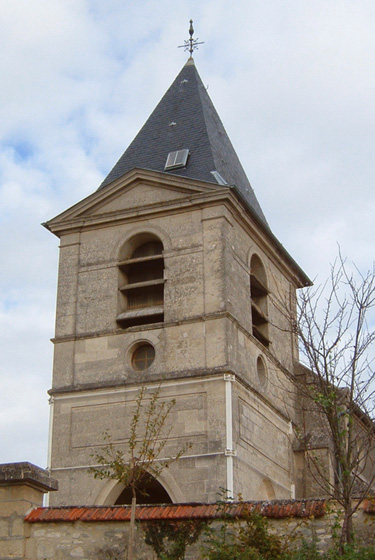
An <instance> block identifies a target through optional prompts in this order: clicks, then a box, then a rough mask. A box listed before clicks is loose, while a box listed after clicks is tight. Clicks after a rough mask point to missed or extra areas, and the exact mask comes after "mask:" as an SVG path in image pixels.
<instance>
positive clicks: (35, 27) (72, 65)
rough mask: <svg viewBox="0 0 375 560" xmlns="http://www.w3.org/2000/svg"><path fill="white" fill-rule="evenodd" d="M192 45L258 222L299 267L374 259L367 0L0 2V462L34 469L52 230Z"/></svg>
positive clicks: (373, 87)
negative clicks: (192, 37)
mask: <svg viewBox="0 0 375 560" xmlns="http://www.w3.org/2000/svg"><path fill="white" fill-rule="evenodd" d="M190 18H193V19H194V27H195V30H196V37H198V38H199V39H200V40H202V41H205V43H204V45H202V46H201V47H200V48H199V50H198V51H197V52H196V53H195V55H194V58H195V61H196V65H197V68H198V70H199V73H200V75H201V77H202V80H203V82H204V84H205V85H207V87H208V92H209V94H210V96H211V98H212V100H213V102H214V104H215V106H216V109H217V110H218V113H219V115H220V116H221V119H222V121H223V123H224V126H225V127H226V129H227V132H228V134H229V136H230V138H231V140H232V142H233V144H234V146H235V148H236V150H237V153H238V155H239V157H240V160H241V161H242V164H243V166H244V168H245V171H246V172H247V174H248V177H249V179H250V181H251V183H252V186H253V188H254V190H255V192H256V195H257V197H258V200H259V201H260V204H261V206H262V208H263V211H264V213H265V215H266V217H267V219H268V222H269V224H270V226H271V228H272V229H273V231H274V233H275V234H276V235H277V236H278V238H279V239H280V241H281V242H282V243H283V244H284V246H285V247H286V248H287V250H288V251H289V252H290V253H291V254H292V256H293V257H294V258H295V259H296V260H297V262H298V263H299V264H300V265H301V267H302V268H303V269H304V270H305V272H306V273H307V274H308V275H309V276H310V277H311V278H315V277H316V276H318V279H319V278H324V277H325V275H326V274H327V272H328V266H329V263H330V262H331V261H333V259H334V258H335V254H336V244H337V242H339V243H340V246H341V248H342V252H343V254H345V255H347V256H348V258H349V259H350V260H354V261H355V262H356V263H357V264H358V266H359V267H360V268H361V269H362V270H366V269H368V268H371V267H372V263H373V260H374V252H373V237H374V225H373V216H374V215H375V191H374V174H375V164H374V155H373V152H374V147H375V146H374V128H375V103H374V93H375V72H374V62H375V33H374V21H375V2H374V1H373V0H355V1H353V0H287V1H285V0H232V1H230V2H229V1H228V0H195V1H193V0H190V1H188V0H173V1H172V0H158V1H157V2H156V1H150V0H149V1H146V0H139V1H138V2H134V0H105V1H104V0H32V1H30V0H0V45H1V48H0V53H1V54H0V75H1V88H0V259H1V261H0V262H1V275H0V277H1V280H0V281H1V290H0V349H1V361H0V462H11V461H22V460H28V461H31V462H34V463H36V464H38V465H40V466H42V467H44V466H46V449H47V433H48V400H47V394H46V391H47V389H48V388H49V387H50V386H51V363H52V344H51V342H50V341H49V339H50V338H51V337H52V336H53V332H54V311H55V292H56V279H57V258H58V239H57V238H55V237H54V236H53V235H51V234H50V233H49V232H47V231H46V230H45V229H44V228H43V227H41V225H40V224H41V223H42V222H44V221H46V220H48V219H50V218H52V217H53V216H55V215H56V214H58V213H60V212H61V211H63V210H64V209H66V208H68V207H69V206H71V205H72V204H73V203H75V202H77V201H78V200H80V199H82V198H83V197H84V196H86V195H88V194H90V193H92V192H93V191H94V190H95V189H96V188H97V187H98V186H99V184H100V182H101V181H102V179H103V177H104V176H105V175H106V174H107V173H108V171H109V170H110V169H111V167H112V166H113V164H114V163H115V162H116V161H117V159H118V157H119V156H120V155H121V154H122V152H123V151H124V150H125V148H126V147H127V146H128V144H129V143H130V141H131V140H132V139H133V137H134V136H135V134H136V133H137V132H138V130H139V129H140V127H141V126H142V125H143V123H144V122H145V120H146V118H147V117H148V115H149V114H150V112H151V111H152V110H153V108H154V107H155V105H156V104H157V102H158V101H159V99H160V98H161V96H162V95H163V94H164V93H165V91H166V90H167V88H168V87H169V85H170V84H171V82H172V81H173V80H174V78H175V76H176V75H177V74H178V72H179V71H180V69H181V67H182V66H183V64H184V63H185V61H186V59H187V54H186V53H184V52H183V49H178V48H177V46H178V45H181V44H182V43H183V41H184V39H187V38H188V37H189V35H188V27H189V19H190Z"/></svg>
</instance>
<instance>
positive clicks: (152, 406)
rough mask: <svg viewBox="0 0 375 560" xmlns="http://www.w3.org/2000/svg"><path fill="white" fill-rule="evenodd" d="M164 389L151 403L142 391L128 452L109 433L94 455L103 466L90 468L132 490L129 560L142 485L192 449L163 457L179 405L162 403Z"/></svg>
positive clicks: (156, 393)
mask: <svg viewBox="0 0 375 560" xmlns="http://www.w3.org/2000/svg"><path fill="white" fill-rule="evenodd" d="M160 390H161V386H160V385H159V387H158V388H157V389H156V390H155V391H153V392H152V394H151V397H150V399H147V400H148V402H146V398H147V395H146V388H145V387H142V388H141V389H140V390H139V392H138V395H137V398H136V401H135V402H136V406H135V411H134V414H133V416H132V419H131V424H130V436H129V438H128V440H127V442H126V453H124V452H122V451H121V450H120V449H119V448H118V447H117V446H116V445H114V443H113V442H112V438H111V435H110V434H109V433H108V432H106V433H105V434H104V443H105V445H104V447H103V449H102V451H101V452H100V453H96V454H94V455H93V457H94V459H95V461H96V462H97V463H98V465H99V466H98V467H96V466H95V467H91V468H90V469H89V472H90V473H91V474H93V475H94V477H95V478H99V479H113V480H117V481H118V482H119V483H121V484H123V485H124V488H129V489H130V491H131V495H132V502H131V518H130V531H129V541H128V552H127V558H128V560H133V550H134V529H135V511H136V504H137V493H142V486H143V484H144V482H145V481H146V480H148V479H149V476H150V474H151V475H152V476H154V477H155V478H157V477H158V476H159V475H160V474H161V472H162V471H163V470H164V469H166V468H168V467H169V466H170V465H171V464H172V463H174V462H175V461H177V460H178V459H179V458H180V457H181V456H182V455H183V453H184V452H185V451H186V449H187V448H189V447H190V445H189V444H188V445H187V446H185V447H184V448H183V449H181V450H179V451H178V452H177V453H176V454H175V455H174V456H173V457H167V458H163V452H164V450H165V447H166V445H167V443H168V441H169V435H170V432H171V429H172V426H168V420H169V418H170V414H171V412H172V410H173V408H174V406H175V404H176V402H175V400H174V399H172V400H169V401H165V400H162V399H161V397H160Z"/></svg>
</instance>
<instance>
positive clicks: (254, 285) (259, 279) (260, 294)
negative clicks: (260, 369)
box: [250, 255, 270, 348]
mask: <svg viewBox="0 0 375 560" xmlns="http://www.w3.org/2000/svg"><path fill="white" fill-rule="evenodd" d="M250 295H251V318H252V325H253V326H252V328H253V335H254V336H255V338H256V339H257V340H259V342H261V343H262V344H263V345H264V346H266V347H267V348H268V346H269V344H270V340H269V335H268V289H267V278H266V272H265V270H264V266H263V264H262V262H261V260H260V259H259V257H258V256H257V255H253V257H252V259H251V265H250Z"/></svg>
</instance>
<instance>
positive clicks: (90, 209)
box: [44, 169, 217, 235]
mask: <svg viewBox="0 0 375 560" xmlns="http://www.w3.org/2000/svg"><path fill="white" fill-rule="evenodd" d="M216 190H217V187H215V186H214V185H210V184H206V183H204V182H203V181H196V180H192V179H186V178H182V177H173V176H171V175H167V176H166V175H165V174H163V173H157V172H154V171H149V170H143V169H134V170H132V171H130V172H129V173H127V174H126V175H124V176H123V177H121V178H119V179H117V180H115V181H113V182H112V183H111V184H109V185H107V186H106V187H105V188H103V189H100V190H98V191H96V192H94V193H93V194H91V195H90V196H88V197H87V198H85V199H84V200H82V201H81V202H78V203H77V204H75V205H74V206H72V207H71V208H69V209H68V210H65V212H63V213H62V214H59V215H58V216H56V217H55V218H52V220H49V221H48V222H46V223H45V224H44V225H45V226H46V227H47V228H48V229H49V230H51V231H52V232H53V233H56V234H57V235H58V234H59V231H61V230H62V229H66V227H68V226H69V224H70V225H71V226H72V227H76V226H78V225H83V224H85V225H88V223H89V222H90V221H91V222H92V221H94V222H97V221H100V220H101V219H103V220H106V221H110V220H116V219H118V218H119V217H121V216H125V215H127V214H132V213H134V212H135V211H136V212H138V213H139V212H140V211H142V210H144V211H147V210H150V211H151V210H154V211H155V210H156V209H159V210H161V209H163V208H164V207H165V208H166V209H167V208H169V207H170V206H171V205H173V204H174V203H175V204H179V202H181V201H183V200H184V199H187V200H190V199H191V198H192V197H194V196H195V195H198V196H199V195H201V194H204V193H209V192H215V191H216Z"/></svg>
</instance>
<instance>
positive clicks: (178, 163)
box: [164, 150, 189, 170]
mask: <svg viewBox="0 0 375 560" xmlns="http://www.w3.org/2000/svg"><path fill="white" fill-rule="evenodd" d="M188 156H189V150H177V151H176V152H169V154H168V157H167V161H166V164H165V167H164V169H165V170H166V169H178V168H180V167H185V166H186V162H187V159H188Z"/></svg>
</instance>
